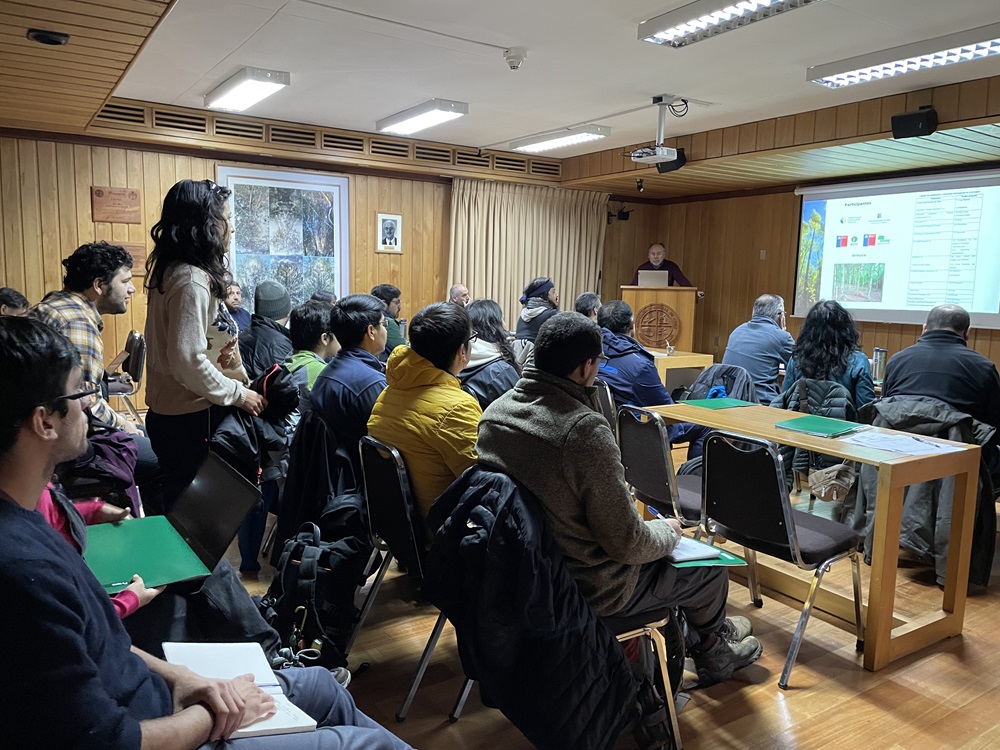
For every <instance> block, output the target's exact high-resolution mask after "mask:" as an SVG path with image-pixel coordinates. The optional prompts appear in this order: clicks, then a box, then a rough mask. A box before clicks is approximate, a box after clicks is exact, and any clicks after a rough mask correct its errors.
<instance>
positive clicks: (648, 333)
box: [621, 286, 698, 352]
mask: <svg viewBox="0 0 1000 750" xmlns="http://www.w3.org/2000/svg"><path fill="white" fill-rule="evenodd" d="M621 291H622V300H624V301H625V302H627V303H628V305H629V307H631V308H632V314H633V315H634V316H635V338H636V340H637V341H638V342H639V343H640V344H642V345H643V346H645V347H654V348H662V347H663V345H664V342H666V341H669V342H670V344H671V345H672V346H673V347H674V348H675V349H678V350H680V351H685V352H690V351H693V350H694V303H695V299H696V298H697V296H698V290H697V289H696V288H695V287H693V286H623V287H622V288H621Z"/></svg>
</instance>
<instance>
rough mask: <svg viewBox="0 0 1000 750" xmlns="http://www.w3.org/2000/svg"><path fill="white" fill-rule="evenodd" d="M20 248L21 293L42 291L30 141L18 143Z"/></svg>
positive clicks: (39, 216)
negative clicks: (22, 270) (22, 286)
mask: <svg viewBox="0 0 1000 750" xmlns="http://www.w3.org/2000/svg"><path fill="white" fill-rule="evenodd" d="M17 145H18V164H19V167H20V176H21V184H20V193H21V195H20V197H21V246H22V250H23V257H24V287H25V289H44V287H45V273H44V271H43V267H44V265H45V263H44V260H43V258H42V226H41V223H42V214H41V206H40V200H41V198H40V195H39V185H38V152H37V148H36V144H35V142H34V141H25V140H19V141H18V142H17Z"/></svg>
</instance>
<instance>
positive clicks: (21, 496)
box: [0, 317, 409, 750]
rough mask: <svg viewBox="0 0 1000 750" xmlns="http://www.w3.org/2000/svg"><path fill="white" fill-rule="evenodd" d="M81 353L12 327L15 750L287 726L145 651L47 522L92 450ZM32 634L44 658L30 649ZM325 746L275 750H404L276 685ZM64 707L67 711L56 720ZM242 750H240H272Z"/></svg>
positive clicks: (0, 465)
mask: <svg viewBox="0 0 1000 750" xmlns="http://www.w3.org/2000/svg"><path fill="white" fill-rule="evenodd" d="M79 362H80V359H79V355H78V353H77V352H76V350H75V349H74V347H73V345H72V344H71V343H70V342H69V341H68V340H67V339H66V338H65V337H63V336H61V335H60V334H59V333H57V332H55V331H52V330H51V329H50V328H48V327H47V326H45V325H44V324H42V323H39V322H38V321H35V320H30V319H24V318H9V317H4V318H0V388H2V390H3V392H4V393H17V394H19V396H20V397H19V398H17V399H11V398H6V399H2V400H0V537H2V538H3V539H4V540H5V541H6V542H7V543H5V544H4V545H2V546H0V594H2V596H3V602H4V617H3V618H0V659H2V661H3V664H4V670H3V676H2V677H0V701H2V703H3V706H4V730H3V731H4V743H5V745H7V746H10V747H44V748H52V749H53V750H60V749H62V748H66V749H68V748H74V749H75V750H89V749H91V748H93V749H94V750H96V749H97V748H119V747H120V748H126V747H129V748H136V747H139V746H140V745H142V747H144V748H146V749H147V750H157V749H158V748H171V749H172V750H194V749H195V748H198V747H201V746H203V745H204V744H205V743H207V742H213V743H214V742H215V741H216V740H219V739H226V738H228V737H229V736H230V735H231V734H232V733H233V732H234V731H235V730H236V729H238V728H240V727H243V726H246V725H249V724H252V723H253V722H255V721H257V720H258V719H259V718H261V717H262V716H266V715H269V714H271V713H273V712H274V710H275V709H274V702H273V699H272V698H271V697H270V696H268V695H267V694H266V693H264V692H263V691H262V690H261V689H260V688H258V687H257V686H256V685H255V684H254V682H253V680H252V677H247V676H244V677H238V678H236V679H235V680H217V679H206V678H202V677H198V676H197V675H195V674H194V673H192V672H190V671H189V670H187V669H185V668H183V667H178V666H174V665H170V664H167V663H166V662H163V661H161V660H159V659H156V658H155V657H153V656H150V655H149V654H147V653H145V652H143V651H141V650H139V649H137V648H134V647H133V646H132V644H131V642H130V640H129V637H128V634H127V633H126V632H125V629H124V628H123V626H122V623H121V620H119V618H118V616H117V615H116V613H115V610H114V608H113V607H112V605H111V602H110V599H109V598H108V596H107V594H106V593H105V592H104V589H103V588H102V587H101V585H100V584H99V583H98V582H97V579H95V578H94V576H93V574H91V572H90V570H89V569H88V568H87V565H86V563H85V562H84V561H83V558H82V557H81V556H80V555H77V554H73V553H72V552H71V551H70V550H69V548H68V547H67V546H66V542H65V540H63V539H61V538H60V537H59V535H58V534H57V533H56V532H55V531H53V530H52V528H51V527H50V526H49V525H48V524H47V523H46V522H45V519H44V518H43V517H42V515H41V514H40V513H37V512H36V511H35V508H36V506H37V504H38V498H39V497H40V495H41V494H42V491H43V490H44V489H45V484H46V481H47V478H48V477H49V476H51V474H52V469H53V467H54V466H55V465H56V464H57V463H60V462H62V461H67V460H69V459H72V458H75V457H76V456H77V455H78V454H79V453H80V452H82V450H83V448H84V442H85V440H86V435H87V417H86V414H85V413H84V409H85V408H86V407H87V406H88V403H89V402H88V399H89V398H90V397H91V396H92V395H93V391H92V389H91V388H92V387H91V388H88V387H87V386H85V384H84V381H83V374H82V371H81V369H80V366H79ZM26 633H30V634H31V639H32V642H33V643H36V644H44V649H39V648H32V647H30V646H29V645H28V644H26V642H25V634H26ZM275 679H276V680H277V681H278V683H279V684H280V685H281V687H282V689H283V692H284V693H285V694H286V695H288V696H289V698H290V699H291V700H292V702H294V703H295V704H296V705H298V706H299V707H300V708H302V709H303V710H304V711H305V712H306V713H308V714H310V715H311V716H312V717H313V718H315V719H316V720H317V722H318V724H319V726H320V729H319V730H318V731H317V732H316V733H304V734H296V735H286V736H282V737H268V738H267V740H265V741H264V745H263V746H266V747H268V748H274V750H299V749H302V750H305V748H313V749H315V750H321V749H328V750H346V749H347V748H358V749H360V748H366V750H371V749H375V748H378V749H379V750H403V749H405V748H407V747H409V746H408V745H407V744H406V743H404V742H402V741H401V740H399V739H398V738H396V737H395V736H393V735H392V734H391V733H390V732H388V731H387V730H385V729H384V728H382V727H380V726H379V725H377V724H376V723H375V722H373V721H372V720H371V719H369V718H368V717H367V716H365V715H364V714H362V713H361V712H360V711H358V709H357V707H356V706H355V705H354V702H353V700H352V699H351V697H350V695H349V694H348V693H347V692H346V691H345V690H344V689H343V688H342V687H340V686H339V685H338V684H337V682H336V680H335V679H334V677H333V675H332V674H331V673H330V672H329V671H327V670H325V669H319V668H311V669H291V670H283V671H281V672H279V673H275ZM54 707H58V710H57V711H55V713H53V712H54ZM261 746H262V745H261V741H258V740H254V739H249V740H234V741H233V742H232V745H231V747H232V748H233V749H234V750H237V749H238V748H242V747H246V748H248V750H249V748H254V747H261Z"/></svg>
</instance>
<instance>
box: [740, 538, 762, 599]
mask: <svg viewBox="0 0 1000 750" xmlns="http://www.w3.org/2000/svg"><path fill="white" fill-rule="evenodd" d="M743 554H744V556H745V557H746V559H747V587H748V588H749V589H750V601H751V602H752V603H753V605H754V606H755V607H758V608H759V607H763V606H764V599H763V597H761V595H760V583H759V582H758V581H757V552H756V551H755V550H752V549H750V548H749V547H744V548H743Z"/></svg>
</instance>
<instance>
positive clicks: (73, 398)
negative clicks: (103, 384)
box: [49, 386, 101, 404]
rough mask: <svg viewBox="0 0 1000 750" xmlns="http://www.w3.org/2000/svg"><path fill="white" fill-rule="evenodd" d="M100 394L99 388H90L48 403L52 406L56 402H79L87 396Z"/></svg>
mask: <svg viewBox="0 0 1000 750" xmlns="http://www.w3.org/2000/svg"><path fill="white" fill-rule="evenodd" d="M100 392H101V389H100V387H99V386H94V387H92V388H87V389H86V390H83V391H77V392H76V393H67V394H66V395H65V396H59V397H57V398H54V399H52V401H50V402H49V403H51V404H54V403H56V402H57V401H79V400H80V399H81V398H87V396H95V395H97V394H98V393H100Z"/></svg>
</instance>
